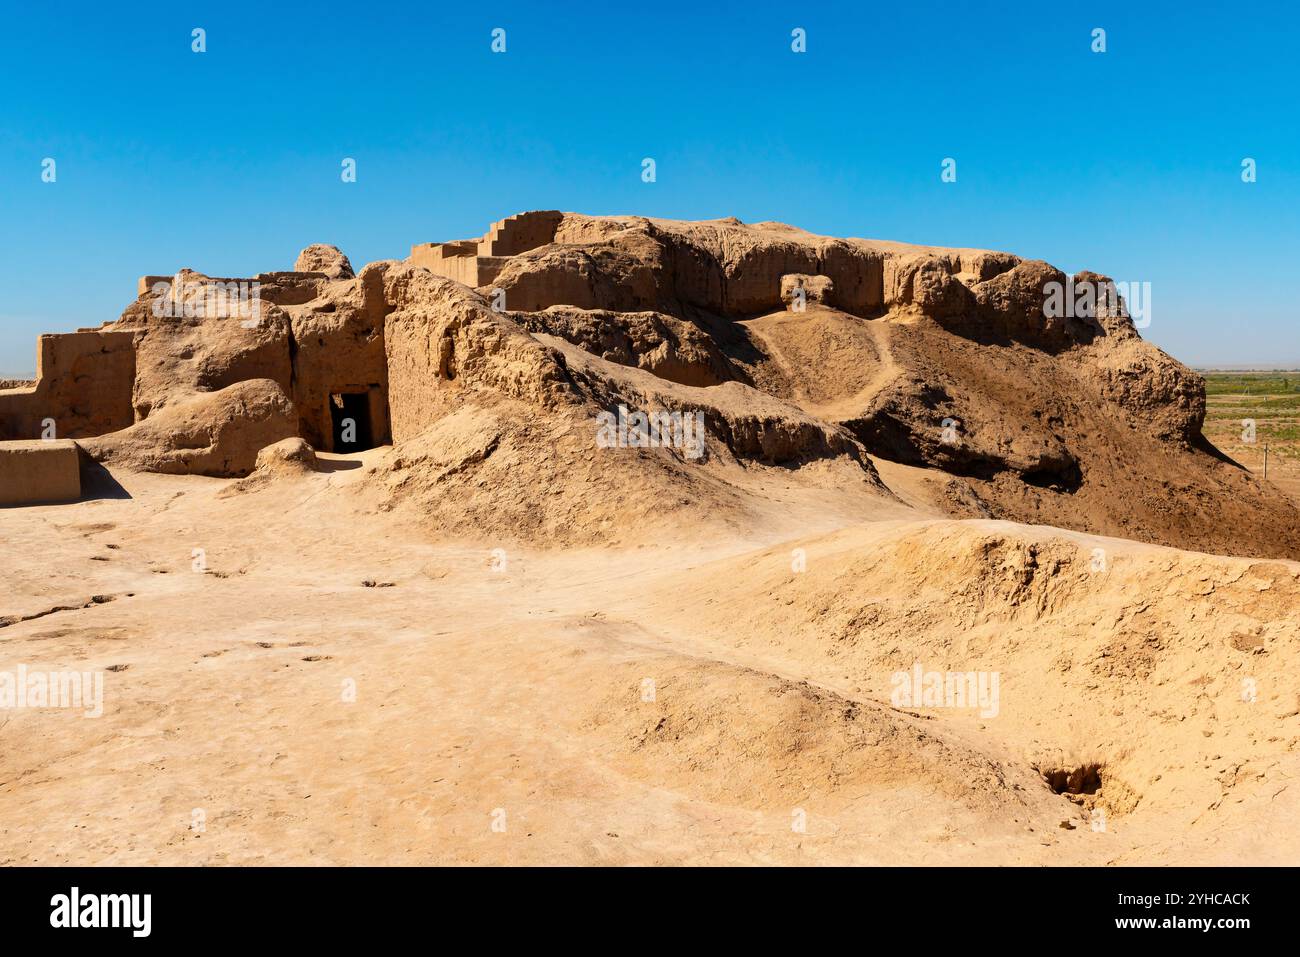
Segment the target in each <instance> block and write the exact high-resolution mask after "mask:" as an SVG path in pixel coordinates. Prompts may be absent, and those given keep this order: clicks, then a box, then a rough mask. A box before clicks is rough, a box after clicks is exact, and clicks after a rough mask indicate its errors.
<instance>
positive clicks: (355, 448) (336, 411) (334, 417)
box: [330, 392, 374, 452]
mask: <svg viewBox="0 0 1300 957" xmlns="http://www.w3.org/2000/svg"><path fill="white" fill-rule="evenodd" d="M330 419H331V421H332V422H333V426H334V451H335V452H362V451H364V450H366V449H369V448H374V442H373V440H372V436H371V432H370V396H369V395H367V394H366V393H365V392H338V393H335V394H334V395H331V396H330Z"/></svg>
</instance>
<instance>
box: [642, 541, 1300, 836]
mask: <svg viewBox="0 0 1300 957" xmlns="http://www.w3.org/2000/svg"><path fill="white" fill-rule="evenodd" d="M790 544H791V545H796V544H797V546H798V547H799V548H800V549H802V551H803V555H804V558H803V566H802V567H803V569H804V570H801V571H792V570H791V562H790V551H791V549H790V547H789V545H787V546H783V547H782V548H781V549H779V550H774V551H767V552H759V553H756V554H754V555H751V556H747V557H746V558H744V559H742V560H738V561H724V562H721V563H719V564H718V565H716V566H715V567H714V568H712V569H711V570H709V571H707V572H698V573H697V574H696V575H695V576H693V578H692V581H691V583H690V584H689V585H688V586H686V587H685V588H684V589H683V588H674V593H675V597H676V600H677V601H678V602H679V603H680V605H679V607H681V608H683V609H689V612H688V613H684V614H683V615H682V616H680V617H678V618H673V616H671V615H670V616H669V617H668V620H665V621H661V622H660V623H659V625H658V627H661V628H662V629H663V630H664V631H665V633H679V632H689V633H690V634H692V635H695V636H696V637H697V638H701V639H704V640H709V641H717V642H719V643H720V644H721V645H723V646H726V647H728V648H730V649H735V650H740V651H743V652H745V653H746V654H748V655H753V656H758V657H760V658H761V659H762V660H764V661H766V662H769V663H788V664H789V666H790V667H797V668H799V669H800V673H802V674H805V675H809V676H811V677H813V678H815V679H816V680H820V681H823V682H826V683H827V684H829V685H831V686H832V687H844V688H848V689H852V690H854V691H856V692H859V693H866V694H870V695H871V696H872V697H873V698H876V699H877V700H882V701H889V700H891V696H892V695H893V694H894V692H895V690H896V687H897V685H896V676H897V675H898V674H899V673H910V672H911V671H912V669H913V668H914V667H916V666H918V665H919V667H920V670H921V671H922V672H923V673H926V674H928V673H932V672H935V673H943V674H945V675H946V674H947V673H948V672H950V671H951V672H961V673H966V672H977V673H983V674H993V673H997V674H998V675H999V682H1000V702H999V706H998V708H997V713H996V715H994V716H992V717H991V718H989V719H988V720H987V724H988V725H989V727H990V728H995V729H996V733H997V736H998V738H999V739H1000V740H1001V741H1002V742H1003V743H1004V744H1006V745H1008V746H1010V747H1012V748H1013V749H1014V750H1017V751H1018V752H1019V753H1020V755H1021V757H1022V760H1023V761H1024V762H1026V764H1028V765H1029V766H1032V767H1035V768H1038V769H1039V770H1040V771H1041V772H1042V773H1043V774H1045V775H1048V776H1051V775H1059V774H1061V773H1064V775H1065V777H1064V778H1062V779H1061V781H1066V780H1068V778H1069V776H1070V775H1071V774H1075V773H1082V771H1081V769H1084V768H1085V767H1086V766H1089V765H1090V766H1092V768H1093V770H1094V771H1096V770H1097V769H1100V770H1099V778H1098V780H1097V782H1096V785H1097V789H1098V790H1099V797H1100V798H1101V799H1102V800H1103V802H1104V806H1105V807H1106V808H1107V809H1108V811H1109V812H1110V813H1113V814H1123V813H1128V812H1132V811H1135V810H1141V811H1143V812H1144V813H1150V814H1159V815H1169V814H1174V815H1182V816H1183V818H1184V819H1185V820H1186V821H1187V822H1189V823H1190V821H1192V820H1194V819H1196V818H1198V817H1199V816H1201V814H1202V813H1203V812H1205V811H1206V810H1208V809H1210V808H1212V807H1215V806H1217V805H1218V804H1219V803H1220V802H1222V801H1223V800H1224V799H1225V798H1228V797H1229V796H1231V798H1232V800H1234V801H1240V800H1245V799H1246V798H1247V797H1250V796H1253V795H1260V794H1270V793H1273V792H1274V791H1276V790H1277V788H1278V787H1279V786H1280V785H1282V784H1284V783H1285V781H1286V780H1287V778H1288V777H1289V775H1290V774H1291V773H1292V769H1291V768H1292V765H1293V764H1294V752H1295V749H1296V747H1297V745H1300V710H1298V709H1300V698H1298V697H1297V694H1296V689H1295V684H1294V681H1293V680H1292V679H1291V678H1290V677H1289V676H1290V675H1292V674H1294V672H1295V669H1296V668H1297V667H1300V645H1297V644H1296V642H1295V640H1294V639H1295V608H1296V607H1300V565H1297V564H1295V563H1290V562H1269V561H1251V560H1247V559H1226V558H1220V557H1216V556H1209V555H1199V554H1195V553H1189V552H1181V551H1176V550H1164V549H1157V550H1152V549H1150V548H1145V547H1143V546H1138V545H1134V544H1133V543H1130V542H1124V541H1118V540H1112V539H1102V538H1093V537H1090V536H1072V535H1069V534H1067V533H1061V532H1059V531H1056V530H1052V529H1030V528H1025V527H1023V526H1013V525H1009V524H1006V523H998V522H970V523H966V522H963V523H948V522H937V523H929V524H925V525H922V526H919V527H918V526H915V525H904V526H898V527H892V526H889V525H879V524H878V525H872V526H863V527H860V528H857V529H853V530H847V531H844V532H840V533H835V534H832V535H830V536H826V537H822V538H815V539H812V540H806V541H799V542H797V543H790ZM724 582H730V583H733V584H732V585H730V586H729V587H727V588H725V590H724V588H723V584H722V583H724ZM735 583H743V584H735ZM795 663H797V664H795ZM904 710H907V709H906V708H905V709H904ZM951 713H952V714H955V715H956V714H959V715H963V716H965V717H966V718H967V719H968V720H969V721H971V722H972V723H974V722H978V721H981V720H984V717H983V716H981V715H980V714H979V713H978V711H977V709H974V708H966V709H962V708H958V709H956V710H954V711H953V712H951ZM1058 783H1061V782H1059V781H1058ZM1062 789H1063V790H1064V789H1065V785H1064V784H1062Z"/></svg>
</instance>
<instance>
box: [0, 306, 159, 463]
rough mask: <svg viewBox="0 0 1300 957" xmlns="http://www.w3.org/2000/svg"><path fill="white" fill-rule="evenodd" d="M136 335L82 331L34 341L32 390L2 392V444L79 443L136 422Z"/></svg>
mask: <svg viewBox="0 0 1300 957" xmlns="http://www.w3.org/2000/svg"><path fill="white" fill-rule="evenodd" d="M134 384H135V334H134V333H132V332H104V331H99V330H96V331H89V332H88V331H82V332H72V333H68V334H66V335H44V336H41V337H40V338H39V339H38V340H37V367H36V384H35V385H34V386H28V387H26V388H19V389H7V390H4V391H0V440H20V439H39V438H42V437H43V436H44V435H46V434H47V429H46V424H47V420H53V423H54V434H55V436H56V437H57V438H60V439H63V438H72V439H75V438H83V437H85V436H91V435H103V434H105V433H107V432H116V431H118V430H119V429H125V428H126V427H127V426H129V425H131V424H132V423H133V422H135V412H134V410H133V408H132V405H131V392H132V387H133V386H134Z"/></svg>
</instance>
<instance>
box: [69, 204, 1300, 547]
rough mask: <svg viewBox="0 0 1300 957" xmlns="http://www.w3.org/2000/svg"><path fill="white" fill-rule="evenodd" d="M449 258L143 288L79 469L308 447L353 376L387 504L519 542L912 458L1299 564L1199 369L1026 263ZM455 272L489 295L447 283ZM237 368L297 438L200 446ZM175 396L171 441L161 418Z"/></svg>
mask: <svg viewBox="0 0 1300 957" xmlns="http://www.w3.org/2000/svg"><path fill="white" fill-rule="evenodd" d="M511 224H516V225H515V226H514V231H513V232H510V231H509V230H508V229H505V228H503V227H504V226H510V225H511ZM469 245H472V243H454V244H445V246H444V247H442V249H441V250H440V251H439V252H438V253H437V256H438V257H443V256H454V257H460V258H453V259H445V260H444V259H442V258H436V259H434V260H430V259H429V258H428V256H427V255H425V256H419V255H416V254H415V253H413V255H412V258H411V259H410V260H407V261H404V262H398V261H384V262H377V263H371V264H370V265H368V266H366V267H365V268H363V269H362V270H360V272H359V273H357V274H354V273H353V270H352V267H351V264H350V263H349V262H348V261H347V258H346V257H345V256H343V255H342V253H340V252H339V251H338V250H336V249H334V248H333V247H328V246H319V245H318V246H313V247H309V248H308V249H307V250H304V251H303V253H302V255H301V256H300V257H299V260H298V263H297V271H295V272H289V273H268V274H263V275H262V276H260V277H258V278H259V279H260V280H262V292H261V297H262V311H261V316H260V318H259V321H258V322H256V323H252V324H250V323H234V322H231V321H229V320H226V319H211V318H203V317H199V318H193V317H191V318H171V317H162V318H160V317H158V316H157V315H156V314H155V313H156V310H154V309H153V308H152V305H153V302H152V300H151V297H150V295H149V293H147V292H146V293H143V294H142V295H141V297H140V298H139V299H138V300H137V301H136V302H134V303H132V304H131V306H129V307H128V308H127V310H126V312H125V313H124V314H123V316H122V318H121V320H119V321H118V322H117V323H116V324H115V325H114V328H116V329H120V330H134V331H135V332H136V334H137V361H136V365H137V371H136V379H135V386H134V397H133V405H134V407H135V410H136V416H137V420H138V421H137V424H136V426H134V427H133V428H132V429H130V430H127V432H125V433H118V434H116V435H112V436H107V437H103V438H100V439H98V440H96V442H95V450H96V454H97V455H99V456H100V457H104V458H112V457H114V456H117V457H118V459H119V460H123V459H126V460H129V461H130V462H133V463H134V464H136V465H138V466H140V467H144V468H161V469H165V470H177V469H182V468H190V469H192V470H193V471H199V472H202V473H203V474H211V475H243V474H247V473H248V472H249V471H251V469H252V468H253V466H254V465H255V463H256V453H257V451H258V448H251V449H249V448H247V447H246V446H248V445H257V443H259V442H261V443H262V444H270V443H271V442H273V441H278V440H279V439H282V438H288V437H293V436H294V435H297V436H299V437H301V438H303V439H304V440H306V441H307V442H308V443H310V444H311V445H312V446H313V447H315V448H318V449H328V448H329V436H328V432H329V424H328V419H327V418H322V414H321V412H320V411H319V410H322V409H324V408H326V406H327V403H328V399H329V393H330V391H331V389H332V388H333V386H332V385H331V383H337V382H339V381H345V382H349V383H352V382H355V383H359V384H364V385H367V386H369V387H371V388H373V389H377V390H379V391H380V393H381V394H382V395H383V396H384V397H385V398H386V408H385V409H384V410H383V421H382V422H377V423H376V431H377V432H378V433H382V434H381V435H378V436H376V438H377V440H382V439H385V438H391V441H392V443H393V445H394V449H393V452H392V454H391V456H390V457H388V458H387V459H386V460H384V461H383V462H382V463H380V464H379V465H378V466H377V467H376V468H377V470H378V472H379V473H380V474H379V475H378V476H377V483H375V484H377V485H379V486H380V487H382V488H384V489H387V490H388V492H389V493H390V494H391V501H390V502H389V504H388V507H391V508H400V507H410V508H412V509H413V512H414V513H415V514H417V515H419V516H421V517H422V518H423V519H424V520H426V521H428V522H430V523H432V524H435V525H440V524H447V523H454V524H455V525H456V526H457V527H462V528H464V527H469V528H477V529H481V530H489V531H491V532H492V533H493V534H503V533H504V534H507V535H512V536H514V537H517V538H520V539H524V540H530V541H536V542H539V543H541V542H547V541H551V542H556V543H565V542H575V541H614V540H620V539H626V538H627V536H628V534H629V533H628V531H627V530H628V529H629V528H633V529H638V530H639V532H640V533H644V534H653V532H654V530H655V528H657V527H661V526H662V523H664V522H677V521H684V520H685V521H698V522H700V523H704V524H708V523H717V522H721V523H723V524H728V525H743V524H744V522H745V521H746V517H745V512H746V504H745V503H746V500H747V499H748V498H749V497H750V496H752V495H753V494H756V493H755V489H756V488H758V487H760V486H764V485H767V486H770V485H772V484H773V482H772V481H771V480H772V479H779V480H780V481H781V482H786V483H795V484H811V485H813V486H815V487H827V486H830V487H834V488H836V489H838V490H839V491H841V492H843V493H844V495H845V496H847V500H853V499H855V498H856V500H858V501H860V502H861V507H862V509H864V514H865V513H866V512H869V511H872V510H875V509H879V508H880V507H881V505H882V503H888V502H891V501H895V499H894V496H893V495H892V494H891V490H890V489H889V488H888V487H887V483H882V481H881V480H880V477H879V475H878V474H877V468H876V465H875V463H876V462H881V463H893V464H895V465H897V466H900V467H905V469H904V471H906V470H911V471H907V472H906V474H907V475H908V476H909V495H910V499H911V502H912V504H914V505H922V506H924V507H926V508H929V509H931V510H937V511H938V512H940V513H942V514H949V515H952V516H956V517H976V518H1006V519H1011V520H1015V521H1019V522H1029V523H1037V524H1051V525H1056V526H1059V527H1064V528H1072V529H1077V530H1082V531H1090V532H1096V533H1101V534H1107V535H1116V536H1123V537H1129V538H1134V539H1139V540H1144V541H1149V542H1154V543H1159V544H1166V545H1172V546H1177V547H1183V548H1191V549H1199V550H1208V551H1217V552H1227V553H1232V554H1241V555H1250V556H1262V557H1291V558H1296V557H1300V510H1297V508H1296V507H1295V505H1294V504H1293V503H1291V502H1290V501H1289V500H1288V499H1287V498H1286V497H1285V496H1283V495H1282V494H1280V493H1279V492H1277V491H1276V490H1275V489H1273V488H1272V487H1271V486H1269V485H1268V484H1267V483H1264V482H1261V481H1259V480H1257V479H1256V478H1255V477H1254V476H1252V475H1251V474H1250V473H1249V472H1248V471H1246V470H1244V469H1242V468H1240V467H1239V466H1237V465H1236V463H1234V462H1232V461H1231V460H1229V459H1227V458H1226V457H1225V456H1223V455H1221V454H1220V453H1218V452H1217V450H1215V449H1214V448H1213V447H1212V446H1211V445H1210V444H1209V443H1208V442H1207V441H1206V440H1205V439H1204V437H1203V436H1202V434H1201V425H1202V422H1203V419H1204V415H1205V394H1204V385H1203V382H1202V380H1201V379H1200V377H1199V376H1197V375H1196V374H1195V373H1193V372H1191V371H1190V370H1188V369H1187V368H1185V367H1184V366H1182V365H1181V364H1180V363H1178V362H1177V361H1175V360H1174V359H1172V358H1170V357H1169V356H1167V355H1165V354H1164V353H1163V352H1161V351H1160V350H1159V349H1157V348H1156V347H1154V346H1152V345H1151V344H1149V343H1147V342H1145V341H1144V340H1143V339H1142V338H1141V336H1140V335H1139V333H1138V331H1137V330H1136V328H1135V327H1134V324H1133V322H1132V320H1131V319H1130V318H1129V316H1128V315H1127V314H1126V311H1125V310H1124V309H1123V308H1122V306H1121V307H1120V308H1111V309H1105V308H1103V309H1099V310H1098V311H1097V314H1096V316H1095V317H1092V318H1089V319H1075V318H1059V319H1058V318H1050V317H1048V316H1046V315H1045V309H1044V301H1045V295H1046V293H1045V290H1046V289H1047V288H1048V287H1049V284H1051V283H1054V282H1059V283H1064V282H1065V281H1066V279H1067V277H1066V276H1065V275H1064V274H1063V273H1061V272H1060V271H1059V270H1057V269H1054V268H1053V267H1051V266H1050V265H1048V264H1047V263H1044V262H1041V261H1036V260H1025V259H1021V258H1020V257H1018V256H1014V255H1011V254H1008V253H999V252H990V251H985V250H970V249H940V248H932V247H921V246H909V245H904V244H899V243H890V242H881V241H870V240H862V239H835V238H829V237H823V236H816V235H813V234H811V233H807V232H804V231H802V230H799V229H795V228H793V227H790V226H785V225H782V224H777V223H760V224H757V225H745V224H743V223H740V222H739V221H737V220H734V219H728V220H718V221H710V222H677V221H670V220H658V219H648V218H644V217H592V216H582V215H577V214H567V213H566V214H560V213H545V214H543V213H528V214H521V215H520V216H518V217H512V218H511V219H510V220H506V221H503V224H498V226H496V227H494V228H493V231H492V232H491V233H489V235H488V237H486V238H485V239H484V240H483V241H482V242H481V243H480V244H479V245H480V247H487V248H488V251H489V252H493V253H494V255H492V256H489V257H476V256H475V255H466V254H465V252H464V249H462V248H461V247H466V246H469ZM418 249H419V247H417V250H418ZM447 250H450V251H447ZM472 252H474V250H471V253H472ZM500 252H504V253H505V254H504V255H499V254H496V253H500ZM431 262H432V266H430V265H429V263H431ZM422 263H424V264H423V265H422ZM444 263H452V264H453V265H454V268H453V267H452V266H446V265H444ZM466 263H476V264H479V265H478V266H477V267H476V268H477V271H476V272H475V271H474V270H471V272H473V273H474V275H475V276H477V277H478V278H479V279H483V280H484V284H483V285H480V286H478V287H477V288H471V287H470V286H468V285H466V284H465V283H464V282H460V281H457V280H456V279H454V278H450V276H449V275H447V273H451V272H455V273H456V274H457V275H462V277H463V276H464V275H468V273H465V269H466V268H467V267H466V266H465V264H466ZM439 273H443V274H439ZM186 275H187V276H188V277H189V278H190V279H191V280H193V281H196V282H201V281H202V280H203V279H204V278H205V277H203V276H201V275H200V274H198V273H187V274H186ZM1070 278H1072V279H1073V280H1074V281H1075V282H1076V283H1084V282H1097V283H1101V282H1104V281H1105V277H1101V276H1096V275H1094V274H1091V273H1082V274H1079V275H1077V276H1075V277H1070ZM475 281H477V280H475ZM249 380H269V383H274V384H276V385H278V387H279V391H280V392H281V393H282V394H283V397H284V398H285V399H287V401H288V402H289V403H291V404H292V407H293V409H294V410H295V411H296V413H297V415H296V419H297V422H296V425H295V424H294V423H293V422H292V419H293V416H292V415H290V416H289V424H288V425H285V424H284V417H283V416H279V415H278V413H277V416H276V417H275V424H274V425H270V424H268V421H267V419H266V418H265V416H263V417H261V418H259V419H257V420H256V421H257V422H258V426H257V428H258V429H260V430H261V431H259V432H258V433H257V435H256V436H253V437H252V438H251V439H250V440H249V441H248V442H244V443H242V445H243V446H245V447H244V448H241V449H240V450H239V451H238V453H237V454H234V455H230V454H227V453H226V452H225V450H224V448H222V447H219V445H218V444H217V443H218V442H220V443H224V444H225V445H230V444H232V443H233V444H236V445H238V444H241V443H239V442H238V441H236V437H235V436H233V435H231V434H230V432H229V430H227V429H225V428H224V427H218V426H219V422H216V421H214V422H213V423H211V424H209V425H207V426H206V427H203V428H199V427H197V426H196V422H195V417H196V416H198V415H201V408H200V407H199V406H196V405H195V404H194V403H195V400H196V396H199V395H210V396H213V397H214V398H213V399H211V400H210V401H209V402H208V403H207V406H205V407H204V408H207V409H208V410H209V411H210V413H211V416H212V417H214V419H222V418H223V417H228V416H229V415H230V409H231V408H232V406H231V402H232V401H234V400H233V399H231V398H228V397H227V398H222V399H220V400H218V399H216V398H215V397H217V396H220V395H222V393H223V391H225V390H229V389H230V387H231V386H234V385H236V384H238V383H244V382H247V381H249ZM262 388H264V387H262ZM270 402H271V400H270V398H269V396H268V397H264V399H263V401H262V403H261V405H260V406H259V408H262V407H266V408H269V406H268V403H270ZM182 403H185V406H184V409H183V410H182V409H181V408H180V404H182ZM271 404H274V403H271ZM172 406H176V407H177V410H176V413H175V415H176V416H179V418H176V419H175V424H174V425H169V424H168V423H167V422H165V421H162V420H158V421H157V422H156V423H155V419H156V417H158V416H159V415H161V414H162V412H163V411H166V410H168V409H169V407H172ZM236 408H238V406H236ZM620 408H624V409H627V410H631V411H637V410H645V411H655V410H665V411H669V412H679V413H695V414H698V415H699V416H700V417H701V418H702V420H703V423H704V426H705V430H706V443H705V445H706V452H705V454H703V455H698V456H697V455H688V454H687V450H684V449H683V448H681V447H655V448H625V449H621V450H620V451H621V452H623V453H625V454H621V455H609V454H602V453H604V452H607V451H609V450H607V449H602V448H600V447H599V446H598V443H597V440H596V439H597V434H598V428H599V426H598V418H597V417H598V416H599V415H600V414H601V413H603V412H614V413H617V410H619V409H620ZM151 423H152V425H151ZM169 432H183V433H184V434H183V435H181V436H180V438H179V439H177V438H175V437H173V438H167V437H166V434H165V433H169ZM155 433H157V434H155ZM271 433H275V434H271ZM142 435H143V436H145V437H146V438H147V439H148V440H149V441H153V442H156V444H157V445H158V446H159V451H156V452H150V451H149V450H148V449H141V447H140V440H141V436H142ZM209 440H210V441H209ZM200 441H205V442H206V443H207V444H204V445H202V446H201V447H199V446H198V443H199V442H200ZM119 445H125V446H126V450H125V451H118V450H117V448H116V447H117V446H119ZM259 447H260V446H259ZM881 467H882V468H883V467H884V466H883V464H882V465H881ZM773 470H774V471H773ZM896 471H897V470H896ZM616 529H617V530H618V531H616Z"/></svg>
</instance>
